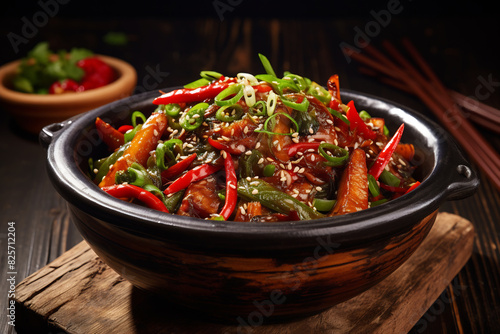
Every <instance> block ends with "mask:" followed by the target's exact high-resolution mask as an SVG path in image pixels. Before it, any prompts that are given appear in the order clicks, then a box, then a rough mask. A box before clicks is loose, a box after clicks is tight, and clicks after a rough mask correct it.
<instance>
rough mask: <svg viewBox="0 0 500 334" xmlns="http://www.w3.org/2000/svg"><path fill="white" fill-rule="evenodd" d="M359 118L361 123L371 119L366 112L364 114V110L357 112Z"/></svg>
mask: <svg viewBox="0 0 500 334" xmlns="http://www.w3.org/2000/svg"><path fill="white" fill-rule="evenodd" d="M359 117H361V119H362V120H363V121H366V120H367V119H370V118H372V117H371V116H370V114H369V113H368V112H366V111H365V110H361V111H360V112H359Z"/></svg>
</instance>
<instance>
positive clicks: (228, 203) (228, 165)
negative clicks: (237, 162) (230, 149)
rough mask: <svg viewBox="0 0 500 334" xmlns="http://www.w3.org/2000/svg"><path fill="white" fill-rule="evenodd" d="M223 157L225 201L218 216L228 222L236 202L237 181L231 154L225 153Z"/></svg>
mask: <svg viewBox="0 0 500 334" xmlns="http://www.w3.org/2000/svg"><path fill="white" fill-rule="evenodd" d="M223 156H224V157H225V158H224V170H225V172H226V199H225V203H224V207H223V208H222V210H221V212H220V215H221V216H222V217H223V218H224V220H228V219H229V217H230V216H231V214H232V213H233V211H234V208H236V202H237V199H238V192H237V191H236V187H237V183H238V180H237V178H236V170H235V169H234V162H233V158H232V157H231V154H229V153H227V152H225V154H223Z"/></svg>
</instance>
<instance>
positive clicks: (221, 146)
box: [208, 137, 244, 155]
mask: <svg viewBox="0 0 500 334" xmlns="http://www.w3.org/2000/svg"><path fill="white" fill-rule="evenodd" d="M208 143H209V144H210V145H212V146H213V147H214V148H216V149H218V150H221V151H222V150H224V151H226V152H229V153H231V154H236V155H239V154H242V153H243V152H244V151H240V150H238V149H235V148H232V147H230V146H227V145H224V144H223V143H221V142H220V141H217V140H215V139H213V138H211V137H208Z"/></svg>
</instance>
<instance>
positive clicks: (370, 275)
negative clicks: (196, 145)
mask: <svg viewBox="0 0 500 334" xmlns="http://www.w3.org/2000/svg"><path fill="white" fill-rule="evenodd" d="M165 91H167V90H165ZM157 95H158V93H157V92H149V93H144V94H140V95H136V96H132V97H130V98H126V99H123V100H120V101H117V102H114V103H111V104H109V105H106V106H103V107H100V108H98V109H95V110H93V111H90V112H88V113H86V114H84V115H83V116H81V117H79V118H76V119H73V120H68V121H66V122H63V123H57V124H53V125H50V126H48V127H46V128H44V130H43V131H42V132H41V133H40V140H41V142H42V144H43V145H44V146H46V147H48V148H47V163H48V174H49V176H50V179H51V181H52V183H53V185H54V187H55V188H56V189H57V191H58V192H59V193H60V194H61V195H62V196H63V197H64V198H65V199H66V201H67V202H68V205H69V209H70V212H71V216H72V219H73V222H74V223H75V224H76V226H77V227H78V229H79V231H80V232H81V234H82V236H83V237H84V239H85V240H86V241H87V242H88V243H89V244H90V246H91V247H92V249H93V250H94V251H95V252H96V253H97V255H99V257H100V258H101V259H102V260H103V261H104V262H105V263H107V264H108V265H109V266H110V267H111V268H112V269H114V270H115V271H116V272H117V273H118V274H120V275H121V276H122V277H124V278H125V279H127V280H128V281H130V282H131V283H132V284H133V285H134V286H136V287H138V288H140V289H144V290H148V291H151V292H154V293H157V294H158V295H161V296H163V298H165V300H167V301H171V302H173V303H176V305H183V306H186V307H189V308H193V309H197V310H201V311H202V312H203V313H204V314H207V315H210V316H214V317H219V318H220V317H223V318H229V319H234V320H235V319H236V318H237V317H242V318H243V319H247V317H250V316H255V312H257V313H259V312H261V313H260V315H261V316H265V317H269V316H272V317H289V316H297V315H307V314H314V313H317V312H319V311H321V310H324V309H326V308H329V307H331V306H333V305H335V304H337V303H340V302H342V301H345V300H347V299H349V298H351V297H353V296H355V295H357V294H359V293H361V292H363V291H364V290H366V289H368V288H370V287H371V286H373V285H374V284H376V283H377V282H379V281H381V280H382V279H384V278H385V277H387V276H388V275H389V274H391V273H392V272H393V271H394V270H396V269H397V268H398V267H399V266H400V265H401V264H402V263H403V262H404V261H406V259H408V257H409V256H410V255H411V254H412V253H413V252H414V251H415V250H416V249H417V247H418V246H419V245H420V243H421V242H422V240H423V239H424V238H425V236H426V235H427V233H428V232H429V230H430V229H431V227H432V225H433V222H434V220H435V218H436V214H437V210H438V208H439V206H440V204H441V203H442V202H443V201H445V200H450V199H459V198H463V197H466V196H469V195H471V194H472V193H473V192H474V191H475V189H476V188H477V186H478V179H477V176H476V174H475V173H474V171H473V170H472V169H471V168H470V167H469V164H468V162H467V161H466V160H465V159H464V157H463V155H462V153H461V152H460V150H459V149H458V147H457V145H456V144H455V142H454V141H453V140H452V139H451V138H450V137H449V135H448V134H447V133H446V132H445V131H444V130H442V128H441V127H439V126H438V125H437V124H435V123H433V122H432V121H430V120H429V119H427V118H425V117H423V116H422V115H420V114H418V113H417V112H415V111H412V110H409V109H408V108H405V107H403V106H400V105H397V104H395V103H392V102H389V101H386V100H382V99H379V98H375V97H371V96H367V95H364V94H359V93H356V92H352V91H343V92H342V97H343V99H344V100H346V101H348V100H351V99H352V100H354V101H355V103H356V106H357V107H358V109H359V110H361V109H365V110H367V111H368V112H369V113H370V114H371V115H372V116H377V117H383V118H385V119H386V124H387V126H388V127H389V129H390V130H391V132H394V131H395V130H396V129H397V127H398V126H399V125H400V124H401V123H405V131H404V134H403V139H402V141H404V142H406V143H413V144H414V145H415V147H416V148H417V154H416V158H415V161H413V163H414V164H415V165H417V166H418V167H417V169H416V174H415V175H416V178H417V179H419V180H421V181H422V184H421V185H420V186H419V187H418V188H417V189H416V190H414V191H412V192H410V193H408V194H406V195H404V196H402V197H400V198H398V199H396V200H393V201H390V202H388V203H386V204H383V205H380V206H377V207H375V208H371V209H368V210H364V211H361V212H357V213H352V214H348V215H344V216H338V217H334V218H322V219H317V220H312V221H300V222H280V223H237V222H225V221H207V220H201V219H195V218H189V217H181V216H177V215H170V214H165V213H162V212H158V211H153V210H150V209H148V208H145V207H142V206H139V205H135V204H130V203H128V202H125V201H121V200H119V199H116V198H113V197H111V196H109V195H107V194H106V193H104V192H102V191H101V190H100V189H99V188H98V187H97V186H96V185H95V184H93V183H92V182H91V180H90V179H88V178H87V177H86V176H85V170H86V164H87V160H88V158H89V157H92V156H96V155H97V156H98V155H99V154H101V153H103V152H104V144H103V143H101V140H100V138H99V136H98V134H97V132H96V130H95V129H94V121H95V118H96V117H97V116H99V117H101V118H102V119H104V120H107V121H110V122H112V123H113V124H114V125H116V126H118V125H120V124H123V123H126V122H127V121H128V120H129V118H130V115H131V113H132V112H133V111H135V110H141V111H143V112H144V113H146V114H147V113H150V112H152V110H153V109H154V105H153V104H152V100H153V98H154V97H156V96H157ZM262 312H265V313H266V314H264V313H262Z"/></svg>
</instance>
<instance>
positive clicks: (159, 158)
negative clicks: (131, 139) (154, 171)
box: [156, 138, 183, 171]
mask: <svg viewBox="0 0 500 334" xmlns="http://www.w3.org/2000/svg"><path fill="white" fill-rule="evenodd" d="M182 145H183V142H182V140H180V139H176V138H174V139H170V140H167V141H166V142H163V143H160V144H158V146H157V147H156V167H158V169H159V170H160V171H164V170H166V169H167V168H168V166H166V165H165V156H166V157H167V158H168V160H169V161H170V162H171V163H173V162H174V161H175V157H176V155H177V154H178V153H180V154H181V155H182ZM176 148H178V150H177V152H176V151H175V149H176Z"/></svg>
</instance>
